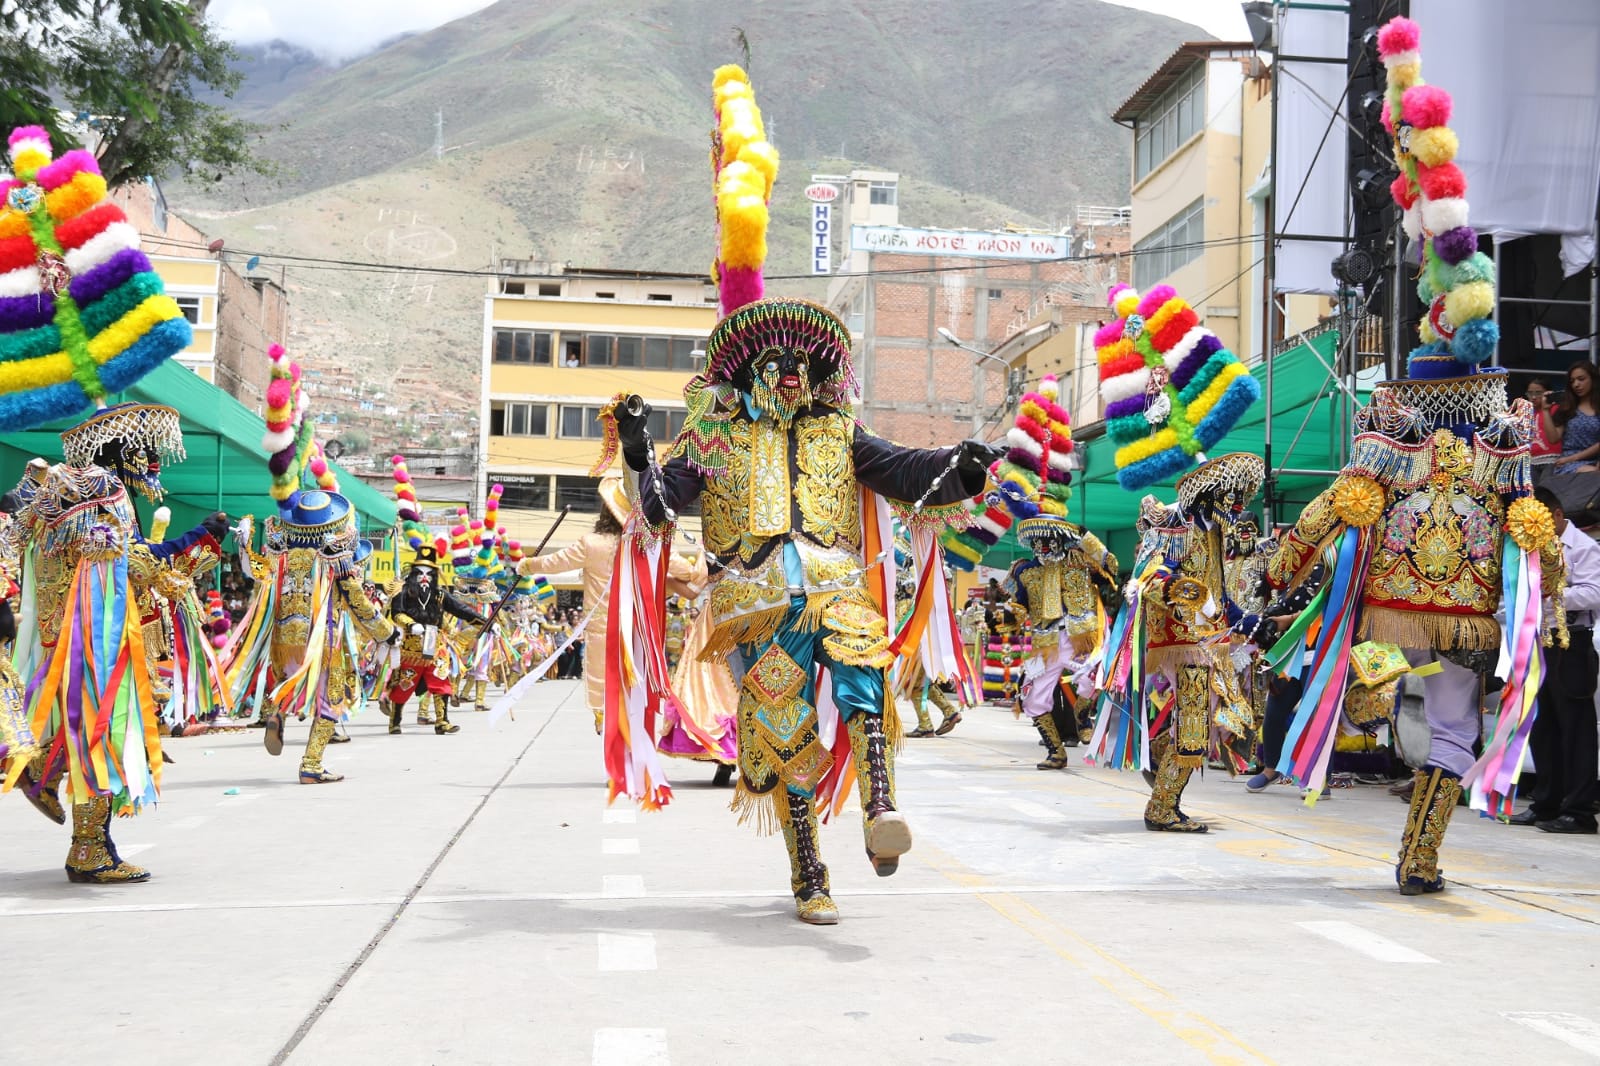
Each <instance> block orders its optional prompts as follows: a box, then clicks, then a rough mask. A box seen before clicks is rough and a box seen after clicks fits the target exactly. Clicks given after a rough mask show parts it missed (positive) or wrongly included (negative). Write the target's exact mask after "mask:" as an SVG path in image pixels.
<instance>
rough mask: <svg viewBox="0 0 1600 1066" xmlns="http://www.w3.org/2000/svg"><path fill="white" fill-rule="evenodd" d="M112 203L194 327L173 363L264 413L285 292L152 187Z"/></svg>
mask: <svg viewBox="0 0 1600 1066" xmlns="http://www.w3.org/2000/svg"><path fill="white" fill-rule="evenodd" d="M112 197H113V199H114V200H115V201H116V202H117V204H118V206H120V207H121V208H122V210H123V213H124V214H126V215H127V216H128V221H129V222H131V223H132V224H133V225H134V227H135V228H136V229H138V230H139V234H140V237H141V242H142V243H143V245H144V250H145V254H146V255H147V256H149V258H150V262H151V265H152V266H154V267H155V270H156V273H157V274H159V275H161V280H162V283H163V284H164V285H165V287H166V290H167V294H168V295H169V296H171V297H172V298H173V299H174V300H176V301H177V304H178V306H179V307H180V308H182V309H183V313H184V316H185V317H186V318H188V320H189V324H190V325H191V326H192V327H193V328H194V339H193V341H191V342H190V344H189V347H188V348H186V349H185V350H184V351H182V352H180V353H179V354H178V355H177V356H176V357H175V358H176V359H177V361H178V362H179V363H182V364H183V365H184V366H186V367H188V368H189V369H191V370H193V371H194V372H195V373H196V374H198V375H200V376H201V377H202V378H205V379H206V380H207V381H209V382H211V383H212V384H214V385H216V386H218V387H219V388H221V389H223V390H224V391H225V392H227V393H228V394H229V395H231V396H232V397H233V398H234V399H236V400H238V401H239V402H240V403H242V404H244V405H245V406H246V407H248V408H250V409H251V410H252V411H254V412H256V413H257V414H260V413H261V412H262V411H263V410H264V409H265V400H266V388H267V373H268V369H269V362H268V359H267V348H268V347H269V346H270V345H272V344H283V343H284V339H285V337H286V336H287V334H288V328H289V300H288V296H287V294H286V293H285V292H284V289H283V286H281V285H280V284H278V282H276V281H274V280H273V279H271V278H269V277H266V276H264V275H261V274H256V273H241V272H239V271H238V270H236V269H234V267H233V266H232V265H231V264H230V263H228V262H227V261H226V259H225V258H224V256H223V255H222V254H221V249H220V247H219V248H218V250H217V251H216V252H213V251H212V250H211V247H210V239H209V238H208V237H207V236H206V235H205V234H204V233H202V232H201V231H200V230H198V229H196V228H195V227H194V226H192V225H190V224H189V223H188V222H186V221H185V220H184V219H183V218H182V217H180V216H179V215H177V214H175V213H173V212H172V211H170V210H168V209H167V204H166V199H165V198H164V197H163V196H162V194H161V188H160V186H159V185H157V184H156V183H155V182H154V181H146V182H134V183H130V184H128V185H124V186H122V187H120V188H118V189H116V190H115V191H114V192H113V193H112Z"/></svg>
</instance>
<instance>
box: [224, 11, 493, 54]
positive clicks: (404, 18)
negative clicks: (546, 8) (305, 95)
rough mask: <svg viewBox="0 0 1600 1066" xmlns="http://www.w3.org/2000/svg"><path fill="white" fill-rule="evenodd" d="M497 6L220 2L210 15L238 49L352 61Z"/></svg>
mask: <svg viewBox="0 0 1600 1066" xmlns="http://www.w3.org/2000/svg"><path fill="white" fill-rule="evenodd" d="M491 2H492V0H332V2H329V0H214V2H213V3H212V5H211V8H210V12H209V13H210V15H211V18H212V21H214V22H215V23H216V25H217V27H218V28H219V29H220V30H221V31H222V34H223V36H224V37H226V38H228V39H229V40H230V41H233V42H234V43H236V44H263V43H265V42H267V41H272V40H284V41H288V42H289V43H290V44H295V45H299V46H300V47H301V48H307V49H310V50H311V51H313V52H316V53H317V54H318V55H321V56H324V57H326V58H329V59H349V58H350V57H352V56H356V55H360V54H361V53H362V52H365V51H367V50H368V49H370V48H372V47H373V46H374V45H377V44H378V43H380V42H382V41H385V40H388V39H389V38H390V37H394V36H396V35H398V34H401V33H409V32H417V31H420V30H431V29H433V28H434V27H435V26H440V25H443V24H444V23H446V22H449V21H450V20H451V19H456V18H460V17H461V16H462V15H467V14H470V13H472V12H474V11H477V10H478V9H479V8H483V7H488V6H489V4H490V3H491Z"/></svg>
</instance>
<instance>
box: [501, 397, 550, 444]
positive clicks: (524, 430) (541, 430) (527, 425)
mask: <svg viewBox="0 0 1600 1066" xmlns="http://www.w3.org/2000/svg"><path fill="white" fill-rule="evenodd" d="M489 435H490V436H493V437H548V436H549V435H550V408H549V407H547V406H545V405H544V404H542V403H506V404H495V405H494V406H493V407H491V408H490V409H489Z"/></svg>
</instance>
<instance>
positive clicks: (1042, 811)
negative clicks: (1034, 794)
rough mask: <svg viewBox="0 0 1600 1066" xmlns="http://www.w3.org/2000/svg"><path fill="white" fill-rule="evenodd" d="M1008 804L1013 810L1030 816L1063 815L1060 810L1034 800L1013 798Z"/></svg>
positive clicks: (1047, 816)
mask: <svg viewBox="0 0 1600 1066" xmlns="http://www.w3.org/2000/svg"><path fill="white" fill-rule="evenodd" d="M1006 806H1007V807H1010V808H1011V809H1012V810H1014V811H1016V812H1017V813H1018V814H1023V815H1026V816H1028V817H1029V818H1059V817H1061V814H1060V812H1059V811H1055V810H1052V809H1051V808H1049V807H1046V806H1045V805H1044V804H1042V803H1035V802H1033V801H1032V800H1012V801H1010V802H1009V803H1007V804H1006Z"/></svg>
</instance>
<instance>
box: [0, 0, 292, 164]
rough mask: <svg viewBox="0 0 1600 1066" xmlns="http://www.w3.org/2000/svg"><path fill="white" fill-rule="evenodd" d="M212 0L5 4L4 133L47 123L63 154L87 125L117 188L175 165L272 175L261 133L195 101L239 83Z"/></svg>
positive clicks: (0, 46) (23, 0)
mask: <svg viewBox="0 0 1600 1066" xmlns="http://www.w3.org/2000/svg"><path fill="white" fill-rule="evenodd" d="M208 3H209V0H194V2H193V3H190V4H181V3H176V2H173V0H3V2H0V130H10V129H13V128H15V127H17V126H23V125H42V126H44V127H45V128H46V129H48V130H49V131H50V133H51V138H52V140H53V141H54V143H55V145H56V150H57V151H58V152H60V151H62V150H64V149H66V148H70V147H76V146H78V145H79V144H80V143H81V142H82V141H83V140H84V139H85V138H84V132H85V131H84V130H83V129H82V127H81V125H79V123H81V122H82V121H83V120H85V119H86V120H87V123H88V127H89V129H90V130H92V131H93V136H92V137H90V138H88V139H90V140H92V141H93V142H94V143H95V146H96V153H97V155H98V156H99V157H100V167H101V170H102V171H103V172H104V173H105V176H106V181H107V183H108V184H109V185H111V186H112V187H115V186H118V185H122V184H126V183H127V182H130V181H136V180H139V179H141V178H143V177H145V176H146V175H166V174H170V173H171V172H172V171H173V170H176V169H181V170H184V171H187V172H189V173H192V174H194V175H196V176H198V177H202V178H206V179H209V180H216V179H217V178H220V177H221V176H222V175H224V174H227V173H232V172H237V171H253V172H256V173H260V174H268V173H271V172H272V171H273V167H272V165H271V164H270V163H268V162H267V161H266V160H264V159H263V158H262V157H260V156H258V155H257V154H256V152H255V148H254V145H255V142H256V141H257V139H258V138H259V135H260V132H261V129H262V128H261V127H258V126H255V125H254V124H252V123H249V122H245V121H242V120H240V119H238V118H235V117H233V116H232V115H230V114H228V113H227V112H226V111H224V110H223V109H221V108H219V107H216V106H214V105H212V104H209V103H204V102H202V101H201V100H199V99H197V98H196V97H197V96H198V95H199V94H201V93H202V92H203V91H205V90H210V91H213V92H219V93H221V94H223V95H224V96H231V95H232V93H233V91H234V90H235V89H236V88H237V87H238V84H239V75H238V74H237V73H236V72H235V71H234V70H233V69H232V60H233V58H234V52H233V49H232V47H231V46H229V45H228V44H227V42H225V41H223V40H222V39H221V38H220V37H219V36H218V35H217V33H216V31H215V30H214V29H212V28H211V27H209V26H207V25H206V24H205V22H204V13H205V9H206V7H207V5H208ZM86 28H88V29H87V31H86ZM63 111H65V112H66V113H67V115H69V116H71V115H76V116H78V117H79V118H78V123H74V122H72V121H71V120H70V119H69V121H67V122H63V115H62V112H63Z"/></svg>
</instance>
